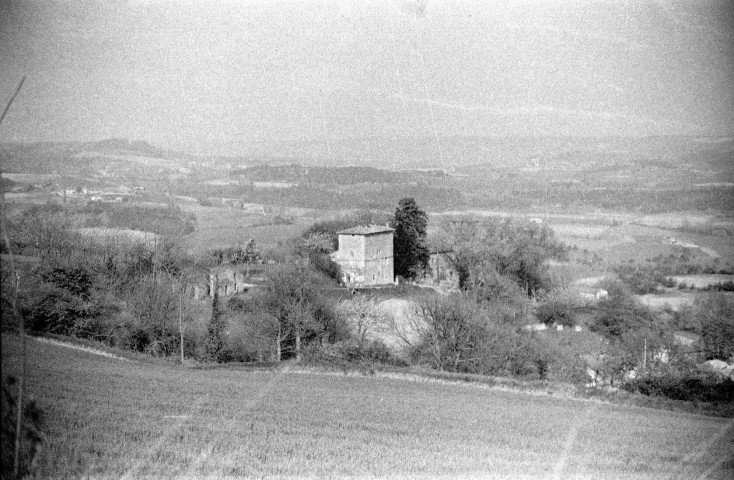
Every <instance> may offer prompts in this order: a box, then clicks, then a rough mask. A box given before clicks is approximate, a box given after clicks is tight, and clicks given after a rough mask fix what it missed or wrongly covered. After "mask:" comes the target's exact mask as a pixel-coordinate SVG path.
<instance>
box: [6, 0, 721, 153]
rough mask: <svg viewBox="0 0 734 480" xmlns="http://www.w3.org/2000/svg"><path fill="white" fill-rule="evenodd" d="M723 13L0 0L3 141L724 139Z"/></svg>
mask: <svg viewBox="0 0 734 480" xmlns="http://www.w3.org/2000/svg"><path fill="white" fill-rule="evenodd" d="M488 3H490V4H491V5H487V4H488ZM732 4H734V2H731V1H726V0H722V1H719V2H705V1H694V0H691V1H686V2H674V1H668V0H659V1H652V0H651V1H638V0H629V1H624V0H620V1H612V0H608V1H600V2H589V1H533V2H530V1H505V2H503V1H496V2H479V1H464V2H449V1H422V2H417V3H416V2H414V1H413V2H411V1H397V0H393V1H375V2H369V1H362V0H360V1H355V2H348V1H333V2H316V1H300V2H296V1H288V2H285V1H249V2H248V1H234V0H230V1H225V0H214V1H191V2H189V1H164V0H158V1H155V0H151V1H145V0H136V1H122V0H116V1H115V0H112V1H111V0H105V1H83V0H73V1H71V0H69V1H62V0H26V1H15V0H12V1H11V0H0V5H2V7H1V9H2V10H1V11H0V29H1V31H0V42H1V43H0V100H2V102H3V106H4V104H5V101H7V99H9V98H10V96H11V95H12V93H13V90H14V89H15V86H16V85H17V83H18V81H19V80H20V78H21V76H22V75H26V76H27V80H26V83H25V86H24V88H23V91H22V93H21V95H20V96H19V97H18V99H17V100H16V104H15V105H14V107H13V109H12V110H11V112H10V113H9V114H8V116H7V118H6V119H5V122H4V124H3V125H2V126H0V141H6V142H7V141H37V140H96V139H102V138H109V137H126V138H129V139H140V140H147V141H149V142H152V143H153V144H156V145H159V146H164V147H170V148H176V149H181V150H186V151H190V152H199V153H229V154H232V153H240V152H244V151H246V150H247V145H248V144H251V143H253V142H263V141H264V142H270V141H280V140H319V141H320V140H325V139H328V140H338V139H344V138H354V137H382V138H396V137H397V138H399V137H408V136H411V137H435V136H436V135H439V136H456V135H486V136H505V135H538V136H542V135H585V136H586V135H669V134H694V135H717V136H721V135H723V136H729V135H732V134H734V73H733V72H734V32H733V31H732V30H733V29H734V7H732Z"/></svg>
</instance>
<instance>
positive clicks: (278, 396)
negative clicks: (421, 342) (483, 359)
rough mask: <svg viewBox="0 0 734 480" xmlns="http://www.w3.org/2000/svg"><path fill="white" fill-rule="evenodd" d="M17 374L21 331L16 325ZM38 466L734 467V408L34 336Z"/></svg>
mask: <svg viewBox="0 0 734 480" xmlns="http://www.w3.org/2000/svg"><path fill="white" fill-rule="evenodd" d="M2 347H3V348H2V367H3V373H4V374H5V375H8V374H16V375H17V372H18V369H19V363H20V357H19V354H20V342H19V339H18V337H15V336H11V335H4V336H3V342H2ZM28 352H29V362H28V367H29V368H28V371H29V379H28V384H29V387H28V388H29V390H30V394H31V395H32V397H33V398H35V399H36V400H37V401H38V403H39V405H40V406H41V408H42V409H43V410H44V411H45V412H46V426H45V431H46V435H47V437H46V438H47V445H46V446H45V447H44V448H43V450H42V453H41V457H40V458H39V463H38V470H37V471H36V474H35V476H36V477H37V478H49V477H69V476H79V477H114V478H139V477H150V478H157V477H162V476H165V477H196V478H201V477H209V478H224V477H296V476H298V477H311V478H328V477H332V478H333V477H345V476H357V477H391V478H395V477H403V478H405V477H410V478H421V477H436V476H443V477H446V478H449V477H450V478H461V477H463V478H487V477H495V478H496V477H500V478H508V477H511V478H537V477H540V476H544V477H549V478H609V479H611V478H615V479H616V478H680V479H684V478H695V477H699V476H701V475H706V476H707V478H722V479H723V478H731V475H732V473H734V459H732V457H731V451H732V449H731V442H732V441H734V429H733V428H732V427H733V423H732V421H731V420H727V419H721V418H709V417H703V416H697V415H690V414H679V413H671V412H667V411H656V410H649V409H642V408H632V407H622V406H612V405H609V404H603V403H598V402H591V401H580V400H572V399H561V398H554V397H552V396H546V395H530V394H526V393H516V392H509V391H500V390H493V389H488V388H479V387H477V386H467V385H461V384H451V383H438V382H418V381H409V380H406V379H397V378H384V377H383V378H381V377H380V376H379V374H378V376H376V377H363V376H354V375H349V376H344V375H342V374H331V375H328V374H324V373H313V372H312V373H303V372H300V373H298V372H288V369H287V368H286V369H284V370H282V371H280V372H272V371H254V372H253V371H244V370H241V369H240V370H238V369H236V368H229V369H211V370H197V369H184V368H181V367H176V366H172V365H166V364H160V363H153V361H150V362H146V363H138V362H124V361H120V360H117V359H113V358H107V357H101V356H97V355H94V354H92V353H90V352H81V351H77V350H72V349H67V348H64V347H61V346H58V345H54V344H50V343H42V342H38V341H36V340H33V339H29V341H28Z"/></svg>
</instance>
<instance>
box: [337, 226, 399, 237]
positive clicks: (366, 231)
mask: <svg viewBox="0 0 734 480" xmlns="http://www.w3.org/2000/svg"><path fill="white" fill-rule="evenodd" d="M394 231H395V229H394V228H390V227H385V226H383V225H358V226H356V227H352V228H348V229H346V230H342V231H341V232H336V233H337V235H375V234H377V233H392V232H394Z"/></svg>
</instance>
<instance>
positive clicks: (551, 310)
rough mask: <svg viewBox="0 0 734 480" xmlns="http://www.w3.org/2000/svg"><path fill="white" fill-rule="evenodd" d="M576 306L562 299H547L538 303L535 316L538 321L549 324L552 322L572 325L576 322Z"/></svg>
mask: <svg viewBox="0 0 734 480" xmlns="http://www.w3.org/2000/svg"><path fill="white" fill-rule="evenodd" d="M575 310H576V307H575V306H574V305H573V304H571V303H569V302H567V301H563V300H562V299H556V298H552V299H548V300H546V301H544V302H543V303H541V304H540V305H538V308H537V309H536V311H535V316H536V317H537V318H538V321H539V322H541V323H545V324H546V325H551V324H553V323H556V324H560V325H565V326H567V327H572V326H574V325H575V324H576V314H575Z"/></svg>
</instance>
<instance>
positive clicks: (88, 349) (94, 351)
mask: <svg viewBox="0 0 734 480" xmlns="http://www.w3.org/2000/svg"><path fill="white" fill-rule="evenodd" d="M29 338H32V339H34V340H36V341H38V342H41V343H50V344H51V345H56V346H59V347H65V348H71V349H73V350H80V351H82V352H87V353H91V354H94V355H101V356H103V357H108V358H114V359H115V360H122V361H124V362H131V361H132V360H130V359H129V358H125V357H121V356H119V355H115V354H114V353H110V352H105V351H104V350H100V349H97V348H92V347H85V346H84V345H76V344H74V343H70V342H62V341H61V340H56V339H53V338H46V337H29Z"/></svg>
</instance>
